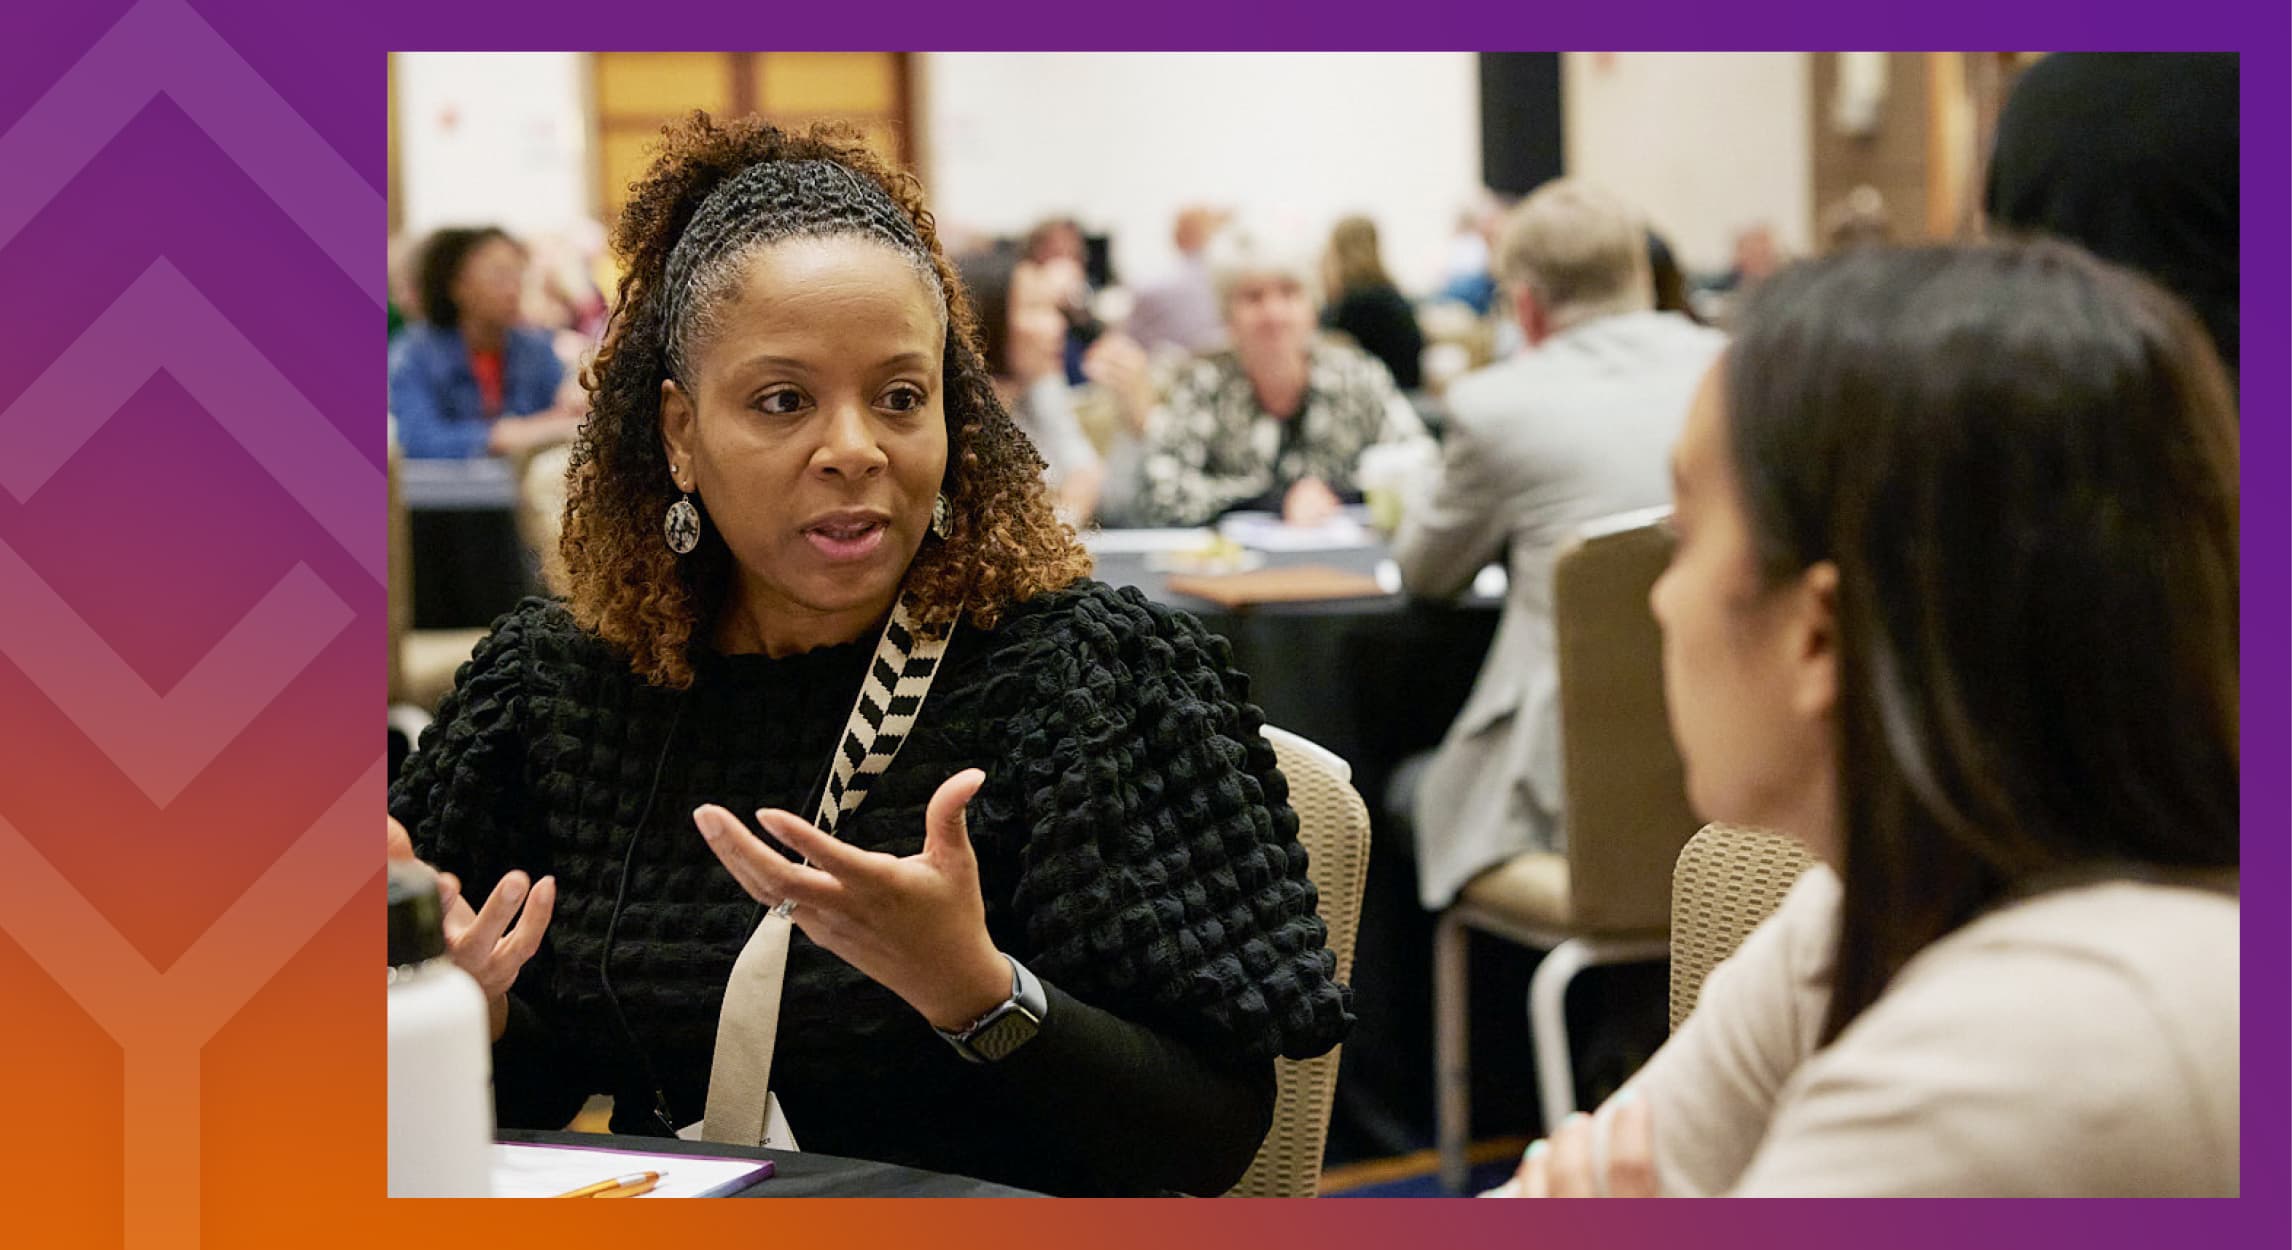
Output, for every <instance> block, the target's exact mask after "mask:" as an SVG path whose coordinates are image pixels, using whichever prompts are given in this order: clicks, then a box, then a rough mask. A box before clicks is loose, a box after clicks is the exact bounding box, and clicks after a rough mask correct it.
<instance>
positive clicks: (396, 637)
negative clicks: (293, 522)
mask: <svg viewBox="0 0 2292 1250" xmlns="http://www.w3.org/2000/svg"><path fill="white" fill-rule="evenodd" d="M399 459H400V456H399V452H398V449H397V447H395V446H393V447H391V448H390V485H389V501H390V502H389V525H390V604H389V608H390V615H389V626H390V666H389V674H390V677H389V691H390V706H391V707H392V708H397V707H400V706H405V707H411V708H415V709H418V710H420V711H422V712H424V713H430V712H435V711H437V710H438V701H439V700H441V699H443V698H445V697H446V692H447V691H449V690H452V689H453V688H454V674H455V672H456V671H458V670H459V669H460V668H461V666H462V662H463V661H465V660H467V659H469V658H470V652H471V651H474V650H476V649H477V644H478V640H479V639H481V638H483V637H485V631H484V630H482V629H415V628H414V530H413V522H412V521H411V520H410V519H409V518H408V516H407V513H406V499H405V496H404V495H402V494H400V493H399V490H398V462H399ZM392 723H393V724H394V725H395V724H401V723H403V720H402V718H401V719H400V720H394V721H393V722H392Z"/></svg>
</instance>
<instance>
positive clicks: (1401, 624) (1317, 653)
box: [1095, 545, 1503, 811]
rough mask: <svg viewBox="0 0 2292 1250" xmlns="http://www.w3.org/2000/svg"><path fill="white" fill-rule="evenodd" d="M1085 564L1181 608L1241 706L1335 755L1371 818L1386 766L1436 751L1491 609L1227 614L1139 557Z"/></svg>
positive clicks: (1419, 604)
mask: <svg viewBox="0 0 2292 1250" xmlns="http://www.w3.org/2000/svg"><path fill="white" fill-rule="evenodd" d="M1096 558H1097V561H1098V568H1097V571H1096V574H1095V575H1096V576H1097V577H1098V579H1099V580H1100V581H1104V582H1108V583H1110V584H1112V585H1116V586H1136V587H1137V588H1138V589H1139V590H1141V591H1143V592H1144V593H1145V594H1146V596H1147V597H1148V598H1150V599H1153V600H1155V601H1156V602H1158V603H1165V604H1169V605H1170V606H1172V607H1177V608H1183V609H1185V610H1186V611H1187V612H1188V613H1190V614H1192V615H1193V616H1194V617H1196V618H1198V619H1199V620H1200V621H1201V622H1202V624H1203V625H1204V626H1205V627H1207V628H1208V629H1209V630H1210V632H1211V633H1214V634H1218V635H1221V636H1223V637H1224V638H1225V639H1226V640H1227V641H1228V642H1230V643H1232V644H1233V650H1234V667H1235V668H1238V669H1240V670H1241V671H1242V672H1244V673H1247V674H1249V677H1250V701H1251V702H1253V703H1256V704H1257V705H1258V706H1259V707H1260V708H1263V709H1264V710H1265V717H1266V720H1267V721H1268V722H1270V723H1272V724H1275V725H1278V726H1280V727H1281V728H1283V729H1286V730H1289V731H1290V732H1291V733H1295V734H1301V735H1303V736H1305V737H1307V738H1310V739H1312V740H1313V741H1315V742H1317V743H1319V744H1321V745H1322V746H1324V747H1327V748H1329V749H1330V750H1332V751H1334V752H1336V753H1337V754H1338V755H1340V756H1342V757H1344V759H1345V760H1346V762H1347V763H1350V764H1351V765H1352V766H1353V785H1354V788H1355V789H1357V790H1359V791H1360V792H1361V796H1362V798H1363V799H1365V800H1366V801H1367V802H1368V804H1369V807H1370V809H1371V810H1372V811H1374V810H1376V808H1377V807H1378V805H1379V802H1380V800H1381V798H1382V796H1383V793H1384V784H1385V781H1386V779H1387V778H1389V777H1390V776H1391V775H1392V770H1393V767H1394V766H1395V765H1397V764H1399V763H1400V762H1401V761H1402V760H1403V759H1406V758H1407V757H1408V756H1410V755H1412V754H1415V753H1416V752H1418V751H1423V750H1429V749H1430V748H1432V747H1433V746H1435V745H1437V744H1438V743H1439V742H1440V739H1441V735H1442V734H1444V733H1446V732H1447V731H1448V727H1449V723H1450V722H1451V721H1453V720H1455V719H1456V714H1457V712H1458V711H1459V710H1460V709H1461V708H1463V706H1464V700H1465V697H1466V696H1467V695H1468V694H1470V693H1471V692H1472V683H1473V679H1474V678H1475V677H1477V676H1478V675H1479V672H1480V662H1481V659H1482V657H1484V656H1485V655H1487V653H1488V644H1489V641H1490V640H1491V639H1492V638H1494V637H1495V635H1496V622H1497V618H1498V616H1499V614H1500V612H1501V610H1502V608H1503V601H1502V600H1501V599H1498V598H1491V597H1486V596H1480V595H1467V596H1465V597H1464V598H1462V599H1459V600H1458V601H1456V602H1455V603H1433V602H1427V601H1425V600H1420V599H1410V598H1408V597H1406V596H1404V595H1400V594H1386V595H1378V596H1375V597H1372V598H1359V599H1330V600H1316V601H1310V602H1303V603H1267V604H1257V605H1252V606H1249V607H1242V608H1228V607H1226V606H1224V605H1222V604H1217V603H1213V602H1210V601H1209V600H1206V599H1197V598H1194V597H1193V596H1191V595H1183V594H1178V593H1175V592H1173V591H1172V590H1171V589H1170V587H1169V579H1168V578H1167V577H1166V576H1165V575H1163V574H1161V573H1156V572H1153V571H1152V570H1150V569H1148V568H1147V563H1146V562H1147V558H1146V556H1144V555H1143V554H1139V553H1136V552H1130V551H1115V552H1107V553H1103V554H1098V555H1097V557H1096ZM1387 561H1388V556H1387V555H1386V550H1385V548H1384V547H1383V546H1381V545H1377V546H1368V547H1348V548H1341V549H1338V550H1333V551H1297V552H1271V553H1267V554H1266V555H1265V563H1266V567H1268V568H1283V567H1294V566H1301V565H1325V566H1327V567H1330V568H1335V569H1341V570H1344V571H1345V572H1348V573H1361V574H1367V575H1371V576H1374V575H1375V574H1376V571H1377V567H1378V566H1379V565H1380V564H1384V563H1386V562H1387ZM1388 584H1389V583H1388Z"/></svg>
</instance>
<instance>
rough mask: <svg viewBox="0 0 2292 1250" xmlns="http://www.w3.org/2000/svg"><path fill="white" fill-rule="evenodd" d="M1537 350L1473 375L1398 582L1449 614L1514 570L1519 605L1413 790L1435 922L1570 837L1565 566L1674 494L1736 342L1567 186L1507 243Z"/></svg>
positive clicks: (1420, 857) (1638, 233) (1632, 232)
mask: <svg viewBox="0 0 2292 1250" xmlns="http://www.w3.org/2000/svg"><path fill="white" fill-rule="evenodd" d="M1497 276H1498V278H1499V279H1500V280H1501V281H1502V282H1503V283H1504V284H1505V286H1506V287H1507V288H1508V291H1509V294H1510V296H1511V299H1512V302H1513V305H1514V308H1515V310H1516V311H1517V312H1518V314H1519V319H1520V327H1521V330H1522V332H1523V334H1524V335H1525V337H1526V338H1527V341H1528V345H1529V349H1528V350H1527V351H1526V352H1524V353H1522V354H1520V355H1518V356H1515V357H1513V358H1511V359H1510V360H1507V361H1504V362H1502V363H1500V364H1497V365H1494V366H1491V367H1490V368H1487V369H1484V370H1481V371H1480V372H1478V373H1474V374H1471V375H1469V376H1467V377H1465V378H1462V379H1459V380H1458V381H1457V382H1456V383H1455V385H1454V386H1452V387H1451V388H1450V390H1449V392H1448V402H1449V413H1450V424H1449V426H1448V429H1447V432H1446V435H1445V440H1444V443H1443V446H1442V456H1441V470H1440V474H1439V476H1438V478H1437V479H1436V480H1435V481H1434V483H1433V484H1432V486H1431V488H1430V491H1429V495H1428V496H1427V497H1425V498H1421V499H1417V500H1413V501H1412V502H1411V504H1410V506H1409V508H1408V509H1407V512H1406V514H1405V515H1404V516H1403V518H1402V522H1401V527H1400V531H1399V533H1398V534H1397V535H1395V538H1394V547H1393V557H1394V559H1395V561H1396V562H1398V563H1399V565H1400V567H1401V579H1402V582H1403V584H1404V585H1405V586H1406V587H1407V588H1408V590H1409V592H1410V593H1412V594H1416V595H1421V596H1427V597H1433V598H1446V597H1448V596H1451V595H1454V594H1456V593H1458V592H1459V591H1462V590H1463V589H1464V588H1465V587H1466V586H1468V585H1470V584H1471V583H1472V580H1473V575H1474V574H1475V573H1477V572H1479V570H1480V568H1481V567H1482V566H1483V565H1485V564H1487V563H1488V562H1489V561H1491V560H1494V559H1498V558H1505V559H1507V560H1508V565H1509V572H1510V574H1511V578H1510V582H1511V589H1510V591H1509V597H1508V598H1507V600H1506V602H1505V605H1504V618H1503V621H1502V623H1501V624H1500V625H1499V626H1498V627H1497V632H1496V640H1495V642H1494V643H1493V644H1491V646H1490V648H1489V652H1488V658H1487V660H1486V661H1485V662H1484V663H1483V664H1482V666H1481V670H1480V677H1479V679H1478V680H1477V681H1476V682H1475V684H1474V686H1473V690H1472V695H1471V697H1470V698H1468V699H1467V700H1466V701H1465V706H1464V709H1463V711H1462V712H1460V713H1459V714H1458V716H1457V719H1456V722H1455V724H1453V725H1452V726H1450V728H1449V731H1448V734H1447V736H1446V737H1445V738H1444V739H1443V741H1442V743H1441V746H1440V749H1439V750H1438V751H1437V752H1436V753H1435V754H1434V755H1433V757H1432V760H1431V762H1430V764H1429V765H1427V766H1423V767H1422V769H1421V773H1420V771H1419V769H1418V768H1416V767H1404V769H1403V770H1402V774H1401V776H1400V778H1398V779H1396V782H1395V786H1394V789H1395V797H1396V798H1399V799H1401V800H1402V801H1403V802H1404V803H1405V802H1406V797H1405V796H1406V792H1407V791H1409V790H1411V789H1413V791H1414V796H1415V799H1414V809H1415V811H1414V815H1415V821H1414V824H1415V830H1416V854H1417V868H1418V893H1419V896H1420V897H1421V899H1422V901H1423V902H1424V905H1425V906H1426V907H1428V908H1432V909H1435V910H1438V909H1440V908H1443V907H1446V906H1447V905H1448V904H1449V902H1450V901H1451V900H1453V899H1454V898H1455V897H1456V894H1457V891H1458V890H1460V889H1461V888H1463V886H1464V884H1465V882H1467V881H1469V880H1471V879H1472V878H1473V877H1474V876H1475V875H1477V874H1479V873H1480V872H1482V871H1484V870H1486V869H1489V868H1492V867H1495V866H1496V865H1498V864H1500V863H1503V862H1504V861H1506V860H1508V859H1510V858H1512V857H1513V856H1515V855H1517V854H1519V853H1521V852H1523V851H1529V850H1558V849H1560V839H1561V829H1562V824H1561V789H1560V725H1559V673H1558V669H1557V663H1556V660H1555V657H1554V652H1553V642H1552V559H1553V555H1554V552H1555V549H1556V548H1557V546H1558V545H1559V543H1560V541H1561V540H1562V539H1563V538H1564V537H1565V536H1566V535H1567V534H1568V532H1569V531H1570V530H1571V529H1573V528H1574V527H1575V526H1577V525H1579V524H1581V523H1582V522H1584V521H1588V520H1591V519H1593V518H1596V517H1601V516H1605V515H1608V514H1611V513H1616V512H1622V511H1626V510H1629V509H1633V508H1644V507H1653V506H1656V505H1659V504H1662V503H1664V502H1665V501H1666V500H1668V499H1669V497H1670V480H1669V476H1668V473H1669V470H1668V467H1667V466H1668V459H1667V457H1668V456H1669V454H1670V448H1671V445H1672V443H1673V441H1674V440H1675V439H1676V438H1677V437H1678V435H1679V430H1680V426H1681V425H1682V424H1683V423H1684V421H1685V419H1686V415H1687V407H1688V401H1689V400H1690V399H1691V398H1692V397H1693V395H1694V392H1695V387H1696V384H1697V382H1698V380H1700V379H1701V378H1702V376H1703V374H1704V372H1705V371H1706V370H1707V369H1709V368H1710V367H1711V363H1712V361H1713V359H1714V358H1715V357H1717V356H1718V354H1719V352H1720V350H1721V348H1722V347H1723V346H1724V345H1725V342H1726V340H1725V339H1724V337H1723V336H1721V335H1720V334H1719V333H1718V332H1716V331H1713V330H1709V329H1706V328H1704V327H1702V326H1698V325H1696V324H1695V323H1694V322H1692V321H1689V320H1688V319H1687V318H1685V317H1682V316H1680V315H1678V314H1677V313H1667V312H1657V311H1655V310H1654V290H1653V285H1652V281H1651V278H1650V276H1649V271H1648V259H1647V234H1646V229H1645V223H1643V222H1642V221H1641V219H1640V217H1639V215H1638V214H1637V213H1635V212H1633V211H1632V210H1631V209H1630V208H1629V207H1628V206H1627V205H1625V204H1624V203H1622V202H1621V201H1619V200H1617V199H1615V198H1614V197H1612V196H1610V195H1608V194H1606V193H1604V192H1602V191H1600V190H1598V189H1596V188H1594V187H1590V186H1587V185H1585V184H1584V183H1582V182H1578V181H1575V180H1571V179H1562V180H1559V181H1555V182H1551V183H1547V184H1545V186H1544V187H1543V188H1541V189H1540V190H1538V191H1537V192H1536V193H1535V194H1533V195H1531V196H1529V197H1528V198H1527V199H1526V200H1525V201H1523V202H1522V203H1521V205H1520V206H1519V207H1518V208H1517V209H1515V210H1514V211H1513V213H1512V216H1511V218H1510V219H1509V220H1508V221H1507V222H1506V223H1505V227H1504V230H1503V234H1502V236H1501V238H1500V241H1499V243H1498V247H1497Z"/></svg>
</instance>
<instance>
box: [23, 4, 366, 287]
mask: <svg viewBox="0 0 2292 1250" xmlns="http://www.w3.org/2000/svg"><path fill="white" fill-rule="evenodd" d="M162 92H164V93H166V94H167V95H169V96H171V97H173V98H174V100H175V102H176V103H177V104H178V105H180V106H181V107H182V109H183V111H184V112H186V113H188V114H190V115H191V117H192V119H193V120H194V121H196V122H198V123H199V125H200V127H201V128H202V129H204V130H205V131H206V132H207V133H208V135H209V136H210V137H212V138H213V139H214V140H215V142H216V143H217V144H218V145H220V146H221V147H222V149H223V151H224V152H226V153H228V154H229V155H230V157H231V159H232V160H234V161H236V162H238V164H239V167H240V168H242V169H244V170H246V171H247V175H248V176H249V177H251V178H253V179H254V180H255V182H256V183H257V184H258V185H259V186H261V187H262V188H263V189H264V190H265V191H268V192H269V193H270V195H271V198H273V199H275V200H277V201H278V204H279V207H280V208H283V209H285V210H286V213H287V215H288V216H289V217H292V218H294V220H295V221H296V222H297V223H299V224H300V225H301V226H302V228H303V230H304V231H306V232H307V233H308V234H309V235H310V237H311V238H312V239H313V240H314V241H315V242H317V244H318V245H319V247H320V248H321V249H323V250H324V251H325V252H326V254H327V255H328V256H330V257H332V258H333V260H334V263H335V264H337V265H339V266H341V267H342V271H343V272H344V273H345V274H348V275H349V276H350V278H351V279H352V280H353V281H354V282H356V283H357V285H358V287H359V289H361V290H365V291H368V292H370V294H371V295H372V297H373V299H374V300H375V302H376V303H377V304H379V303H381V301H382V300H383V298H384V294H383V292H382V290H381V288H380V286H379V284H377V283H376V282H374V281H373V278H374V277H375V275H374V274H373V273H372V272H371V269H372V262H371V259H370V257H371V255H372V252H373V236H372V233H371V226H370V225H368V224H367V223H373V222H379V221H381V220H382V209H383V205H382V197H381V196H379V195H377V194H375V192H374V188H372V187H370V186H368V185H367V184H366V181H365V180H364V179H362V178H360V177H359V176H358V171H356V170H354V169H352V168H351V167H350V163H349V162H348V161H345V160H344V159H342V155H341V153H339V152H336V151H335V150H334V149H333V148H332V147H330V146H328V144H327V143H326V141H325V140H324V139H322V138H320V137H319V134H318V132H317V131H315V130H313V129H311V126H310V123H309V122H307V121H305V120H304V119H303V117H302V115H301V114H299V113H297V112H295V110H294V108H293V106H291V105H289V104H288V103H287V102H286V100H285V99H284V98H282V97H281V96H280V95H279V93H278V92H277V91H276V90H274V89H273V88H272V87H271V85H270V84H269V83H267V82H265V81H263V78H262V76H261V75H259V74H257V73H256V72H255V70H254V67H253V66H250V65H248V64H247V62H246V58H244V57H242V56H240V55H239V54H238V52H237V51H236V50H235V49H233V48H232V47H231V45H230V44H229V43H227V42H225V41H224V39H223V38H222V36H220V35H218V34H216V33H215V28H214V27H212V26H210V25H208V24H207V21H206V19H204V18H202V17H200V16H199V15H198V14H197V13H195V12H193V11H192V10H191V7H190V6H189V5H187V4H184V3H182V0H144V2H143V3H141V4H138V5H136V6H135V7H134V8H132V9H130V10H128V11H127V13H126V15H125V16H123V17H121V18H120V19H119V22H118V24H117V25H115V26H113V27H112V28H111V30H109V31H107V32H106V33H105V34H104V36H103V38H101V39H99V40H97V41H96V44H95V46H94V47H92V48H90V49H88V52H87V55H85V56H83V57H81V58H80V60H79V62H78V63H77V64H75V65H73V66H72V68H71V69H70V70H69V71H67V72H66V73H65V74H64V76H63V77H62V78H61V79H59V80H57V82H56V85H55V86H54V87H52V88H50V89H49V90H48V92H47V94H46V95H44V96H42V97H40V100H39V102H38V103H36V104H34V105H33V106H32V107H31V108H30V109H29V110H27V111H26V112H25V114H24V116H23V117H21V118H19V119H17V121H16V124H15V125H13V126H11V127H9V128H8V132H7V133H6V134H4V135H0V169H5V170H7V171H8V176H7V177H6V178H5V179H0V247H6V246H7V245H8V242H9V241H10V240H12V239H14V238H15V237H16V232H17V231H19V230H22V229H23V228H24V225H25V223H27V222H29V221H30V220H31V219H32V217H33V215H34V214H36V213H38V212H39V211H40V209H41V208H42V207H43V206H44V205H46V204H47V202H48V201H49V200H51V199H53V198H55V195H56V193H57V192H58V191H59V190H61V189H62V188H63V186H64V184H65V183H67V182H69V181H70V180H71V178H72V175H74V174H76V173H78V172H79V171H80V170H81V169H82V168H84V167H85V166H86V165H87V163H88V161H89V160H91V159H93V158H94V156H95V155H96V153H98V152H100V151H102V150H103V147H104V145H105V144H106V143H108V142H110V141H111V138H112V137H113V136H114V135H117V134H118V133H119V132H120V129H121V128H122V127H124V126H126V125H127V123H128V122H129V121H130V120H131V119H133V118H134V116H135V115H136V114H137V113H138V112H140V111H141V110H142V108H143V106H144V105H146V104H148V103H150V101H151V98H152V97H153V96H155V95H158V94H160V93H162Z"/></svg>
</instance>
